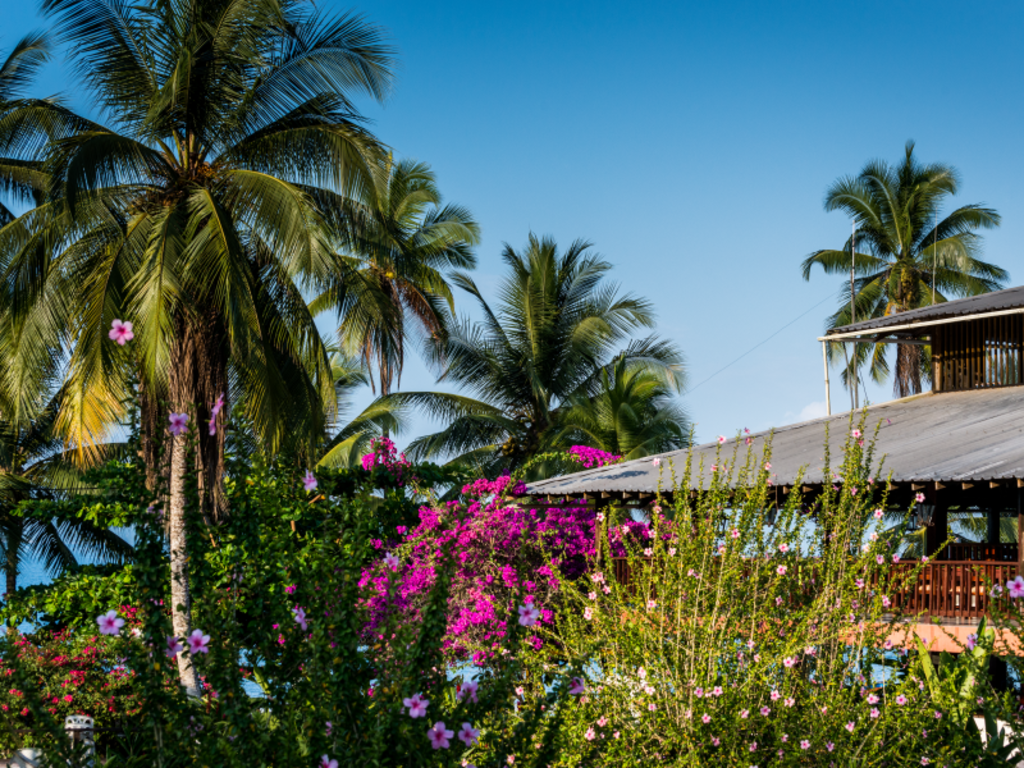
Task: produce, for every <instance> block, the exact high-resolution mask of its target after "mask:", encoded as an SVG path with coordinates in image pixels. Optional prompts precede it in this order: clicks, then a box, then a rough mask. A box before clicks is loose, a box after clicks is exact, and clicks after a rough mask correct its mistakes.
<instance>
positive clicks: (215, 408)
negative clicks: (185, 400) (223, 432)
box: [209, 392, 224, 435]
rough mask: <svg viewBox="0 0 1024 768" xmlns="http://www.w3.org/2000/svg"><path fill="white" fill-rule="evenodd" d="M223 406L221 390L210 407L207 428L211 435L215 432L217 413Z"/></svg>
mask: <svg viewBox="0 0 1024 768" xmlns="http://www.w3.org/2000/svg"><path fill="white" fill-rule="evenodd" d="M223 408H224V393H223V392H222V393H221V394H220V397H218V398H217V402H215V403H214V404H213V407H212V408H211V409H210V424H209V428H210V429H209V431H210V434H211V435H216V434H217V414H218V413H220V412H221V410H222V409H223Z"/></svg>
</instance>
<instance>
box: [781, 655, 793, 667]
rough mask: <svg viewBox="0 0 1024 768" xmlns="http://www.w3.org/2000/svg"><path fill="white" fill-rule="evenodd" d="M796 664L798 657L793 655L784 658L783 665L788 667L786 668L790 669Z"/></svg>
mask: <svg viewBox="0 0 1024 768" xmlns="http://www.w3.org/2000/svg"><path fill="white" fill-rule="evenodd" d="M795 664H796V659H795V658H794V657H792V656H787V657H786V658H784V659H783V660H782V665H783V666H784V667H786V669H789V668H790V667H792V666H793V665H795Z"/></svg>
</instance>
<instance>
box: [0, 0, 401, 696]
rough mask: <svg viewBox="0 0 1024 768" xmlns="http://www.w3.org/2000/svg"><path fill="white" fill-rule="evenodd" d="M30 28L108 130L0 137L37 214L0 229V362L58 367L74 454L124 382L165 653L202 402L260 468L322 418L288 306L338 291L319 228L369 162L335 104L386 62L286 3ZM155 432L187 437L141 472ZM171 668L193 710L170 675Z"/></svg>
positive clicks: (311, 345) (216, 474) (51, 3)
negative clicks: (139, 449) (117, 324)
mask: <svg viewBox="0 0 1024 768" xmlns="http://www.w3.org/2000/svg"><path fill="white" fill-rule="evenodd" d="M43 9H44V11H45V12H46V13H48V14H49V15H50V16H51V17H53V18H55V20H56V31H57V33H58V34H59V36H60V38H61V39H62V41H63V42H64V43H66V45H67V46H68V49H69V51H70V54H71V56H72V58H73V60H74V62H75V64H76V71H77V73H78V74H79V75H80V76H81V77H82V79H83V80H84V85H85V86H86V90H87V92H88V93H89V94H90V95H91V97H92V98H93V101H94V106H95V108H96V112H98V113H100V114H102V115H104V116H107V117H108V118H109V124H101V123H99V122H95V121H92V120H89V119H86V118H84V117H81V116H79V115H77V114H74V113H73V112H72V111H71V110H69V109H68V108H66V107H64V106H63V105H61V104H60V103H56V102H52V101H30V102H25V103H22V104H20V105H17V106H16V107H15V108H14V109H12V110H10V111H9V112H8V113H7V114H6V115H4V116H3V118H2V119H0V146H7V147H9V148H10V153H9V154H11V155H12V156H13V157H16V158H19V159H24V160H28V161H41V162H43V166H44V169H45V171H46V173H47V174H48V177H49V185H48V189H47V192H46V195H45V199H44V200H43V201H42V203H41V204H40V205H38V206H37V207H35V208H33V209H32V210H30V211H28V212H27V213H25V214H23V215H22V216H20V217H18V218H17V219H15V220H14V221H13V222H11V223H10V224H8V225H7V226H6V227H4V228H3V229H2V230H0V274H2V275H3V280H4V282H5V283H6V284H7V285H18V286H19V287H20V290H19V295H22V296H25V297H28V298H27V299H26V300H24V301H22V302H21V304H20V305H19V307H18V308H17V316H16V317H15V319H14V322H15V323H22V324H23V323H26V322H28V320H27V318H30V317H31V318H32V322H33V323H34V325H33V332H32V333H30V334H28V333H26V334H22V335H21V337H20V341H19V343H18V345H16V347H15V348H14V349H13V353H14V354H15V355H17V356H18V357H19V358H21V359H32V358H35V357H38V356H40V355H42V354H44V353H47V352H48V353H50V354H59V351H60V350H63V349H68V350H70V353H69V356H68V361H67V366H66V379H65V383H64V389H65V392H66V397H65V398H64V400H63V403H62V406H63V407H62V412H61V414H60V418H59V424H58V426H59V427H60V428H62V429H63V431H64V433H65V434H66V435H68V436H69V438H70V439H71V440H73V441H74V442H75V443H76V444H77V445H80V446H83V447H84V448H87V447H88V446H90V445H94V444H96V443H97V442H99V440H101V439H102V436H103V432H104V430H105V429H106V428H107V427H108V426H109V425H110V424H111V423H112V422H113V421H114V420H116V419H117V418H118V417H119V416H120V415H121V414H122V413H123V410H124V405H123V404H124V403H125V402H127V401H128V398H127V394H128V391H129V389H130V387H132V386H133V382H135V381H137V382H138V386H139V390H140V393H139V394H140V397H141V401H142V428H143V443H144V452H145V454H146V459H147V466H149V467H150V468H153V469H155V468H157V467H162V468H163V467H166V470H167V474H168V482H167V495H168V496H169V502H168V505H167V511H168V517H169V530H170V551H171V571H172V617H173V624H174V631H175V634H177V635H185V634H187V633H188V632H189V630H190V626H189V624H190V618H189V615H190V614H189V609H188V605H189V598H188V581H187V565H186V564H187V551H186V549H185V535H184V509H185V500H186V496H187V495H188V494H189V493H190V492H196V491H198V494H199V500H200V505H201V508H202V510H203V512H204V513H205V514H207V515H210V516H215V515H218V514H223V513H224V512H225V508H224V496H223V493H222V490H221V476H222V468H223V454H224V436H223V435H224V433H223V430H222V429H217V428H214V429H210V430H208V429H207V428H206V424H207V422H209V421H210V417H211V414H212V413H213V412H214V408H215V403H219V402H221V401H220V399H219V398H220V397H221V395H225V396H226V398H227V400H228V401H229V402H230V401H231V400H238V401H241V402H242V403H243V404H244V409H245V412H246V413H245V415H246V417H247V419H248V420H249V421H250V422H251V424H252V425H253V429H254V430H255V433H256V434H257V435H258V437H259V440H260V441H261V444H262V445H263V446H264V447H265V448H266V449H267V450H269V451H274V450H275V449H276V447H277V446H279V445H280V444H281V443H282V441H284V440H285V438H286V437H288V435H287V434H286V429H287V427H288V426H290V425H292V424H294V423H295V422H294V418H293V417H294V416H295V415H296V414H301V415H302V418H304V419H305V420H306V421H307V422H308V426H309V427H310V428H309V429H307V430H304V432H303V434H306V435H308V436H309V440H310V442H311V443H313V442H315V441H316V440H318V439H319V435H320V434H322V429H323V426H324V425H325V424H326V423H327V420H328V418H329V415H330V408H331V407H332V405H333V403H334V381H333V378H332V376H331V369H330V363H329V360H328V354H327V350H326V348H325V346H324V344H323V342H322V340H321V338H320V335H319V333H318V332H317V329H316V326H315V324H314V320H313V316H312V314H311V312H310V310H309V308H308V306H307V303H306V301H305V300H304V293H305V292H306V291H309V290H314V291H317V290H322V289H323V287H325V286H327V285H329V284H332V281H333V282H335V283H336V282H337V281H339V280H341V279H343V277H339V275H344V274H345V273H346V271H347V268H346V266H345V265H344V264H343V263H340V261H339V259H338V258H337V255H336V251H335V249H334V247H333V244H332V242H331V239H332V238H331V234H330V232H329V231H328V223H327V221H326V219H325V218H324V215H323V211H324V209H325V207H326V203H327V202H330V201H345V200H349V199H352V198H358V197H359V196H360V195H362V194H363V193H364V192H365V191H366V190H367V189H368V188H369V187H370V186H371V185H372V177H373V174H374V173H375V172H376V171H375V168H376V167H377V166H378V165H379V162H380V158H381V156H382V155H383V152H382V151H381V148H380V146H379V145H378V143H377V141H376V140H375V139H374V137H373V136H372V135H370V134H369V133H368V132H367V131H366V129H365V128H364V127H363V121H362V119H361V118H360V116H359V115H358V114H357V113H356V112H355V108H354V106H353V104H352V102H351V101H350V96H351V95H352V94H353V93H356V92H360V93H363V94H367V95H369V96H370V97H372V98H383V96H384V95H385V94H386V93H387V91H388V89H389V87H390V83H391V79H392V74H391V62H392V58H391V50H390V48H389V47H388V46H387V45H385V44H384V43H383V42H382V36H381V33H380V32H379V30H377V29H376V28H374V27H372V26H370V25H368V24H367V23H365V22H364V21H362V20H361V19H359V18H356V17H352V16H343V17H339V18H331V17H327V16H324V15H321V14H319V13H317V12H316V11H315V10H314V9H312V8H311V7H310V6H309V5H307V4H304V3H299V2H295V1H294V0H285V1H284V2H281V0H188V2H182V3H163V2H161V3H151V4H125V3H120V2H112V1H111V0H45V1H44V3H43ZM341 207H343V206H342V204H341V203H340V202H338V204H337V205H335V208H341ZM115 320H125V321H131V322H132V323H133V324H134V336H135V337H134V340H132V341H130V342H129V343H128V345H126V346H123V347H122V346H118V345H117V344H115V343H113V342H112V341H111V340H110V339H109V338H108V329H110V327H111V324H112V323H113V322H114V321H115ZM224 412H226V411H224ZM170 414H185V415H187V416H189V417H190V423H191V425H194V426H199V425H200V424H201V425H202V428H199V429H195V430H194V433H193V434H192V435H184V434H181V435H177V436H174V437H172V438H171V439H170V443H171V448H170V451H169V456H170V458H169V461H168V462H167V463H166V464H163V465H161V464H160V463H159V462H158V460H157V459H158V455H159V448H158V443H159V442H160V441H161V440H162V439H164V438H165V436H166V435H167V427H168V424H169V416H170ZM220 418H223V417H220ZM176 419H177V420H176V421H175V424H180V423H181V421H182V418H181V417H176ZM217 423H218V422H216V421H215V422H214V426H215V427H216V425H217ZM174 431H175V432H177V429H175V430H174ZM193 440H194V441H195V450H194V451H193V450H191V449H190V445H191V442H190V441H193ZM190 462H191V463H192V464H193V469H194V470H195V471H196V476H197V477H198V488H192V489H191V491H190V489H189V487H188V486H187V484H186V476H187V469H188V465H189V463H190ZM179 669H180V672H181V675H182V681H183V683H185V684H186V686H187V687H188V689H189V691H190V692H191V693H193V694H194V693H196V692H197V690H198V685H197V681H196V678H195V675H194V673H193V672H192V669H191V665H190V662H189V660H188V658H187V657H185V656H179Z"/></svg>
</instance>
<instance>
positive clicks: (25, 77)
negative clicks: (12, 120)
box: [0, 33, 50, 226]
mask: <svg viewBox="0 0 1024 768" xmlns="http://www.w3.org/2000/svg"><path fill="white" fill-rule="evenodd" d="M49 59H50V44H49V41H48V40H47V38H46V36H45V35H42V34H40V33H32V34H29V35H26V36H25V37H23V38H22V39H21V40H20V41H19V42H18V43H17V45H15V46H14V48H13V49H11V52H10V53H9V54H7V58H6V59H4V61H3V63H2V64H0V115H2V114H5V113H6V112H8V111H10V110H11V109H12V107H14V106H15V105H16V103H17V100H18V99H19V97H20V96H21V95H22V91H23V90H24V89H25V88H26V87H27V86H28V84H29V83H30V82H31V81H32V77H33V76H34V75H35V73H36V72H37V71H38V70H39V68H40V67H41V66H42V65H43V64H45V63H46V62H47V61H49ZM6 154H7V152H6V147H4V146H3V144H0V190H2V191H3V193H4V194H5V195H6V196H7V197H8V198H9V199H11V200H14V201H16V202H20V203H29V204H32V203H36V202H38V196H39V194H40V193H41V192H42V190H43V188H44V185H45V178H43V176H42V174H41V173H40V169H39V164H38V163H35V162H31V161H25V160H19V159H15V158H10V157H5V156H4V155H6ZM13 220H14V214H13V213H12V212H11V210H10V209H9V208H8V207H7V206H6V205H4V204H3V202H0V226H3V225H4V224H8V223H9V222H11V221H13Z"/></svg>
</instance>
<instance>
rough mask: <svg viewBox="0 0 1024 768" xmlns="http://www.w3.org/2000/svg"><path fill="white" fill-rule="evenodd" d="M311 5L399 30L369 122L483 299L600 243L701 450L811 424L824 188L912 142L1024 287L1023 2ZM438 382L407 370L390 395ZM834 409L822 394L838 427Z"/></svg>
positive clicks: (992, 256) (817, 387)
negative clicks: (420, 177) (685, 377)
mask: <svg viewBox="0 0 1024 768" xmlns="http://www.w3.org/2000/svg"><path fill="white" fill-rule="evenodd" d="M97 1H99V0H97ZM319 5H320V7H321V8H324V9H326V10H331V9H337V10H338V11H343V10H347V9H354V10H356V11H357V12H359V13H361V14H363V15H364V16H366V17H367V18H368V19H369V20H371V21H373V22H375V23H377V24H379V25H381V26H383V27H385V28H386V29H387V30H388V31H389V33H390V35H391V38H392V40H393V42H394V44H395V45H396V47H397V48H398V51H399V55H400V76H399V80H398V84H397V88H396V90H395V92H394V94H393V95H392V97H391V98H390V100H389V102H388V103H387V104H386V105H385V106H384V107H378V106H376V105H373V104H368V103H363V106H364V110H365V113H366V114H367V115H368V116H369V117H371V118H372V119H373V121H374V125H373V128H374V130H375V131H376V133H377V134H378V135H379V136H380V138H381V139H382V140H384V141H385V142H387V143H389V144H390V145H391V146H393V147H394V148H395V151H396V153H397V154H399V155H404V156H409V157H414V158H416V159H418V160H422V161H425V162H428V163H430V164H431V165H432V166H433V168H434V169H435V171H436V173H437V175H438V178H439V182H440V186H441V189H442V191H443V192H444V194H445V195H446V197H447V198H448V199H449V200H454V201H458V202H460V203H463V204H465V205H467V206H468V207H469V208H470V209H471V210H472V211H473V213H474V214H475V215H476V217H477V219H478V221H479V222H480V224H481V226H482V228H483V242H482V244H481V246H480V247H479V249H478V252H477V253H478V257H479V261H480V266H479V269H478V272H477V275H476V277H477V280H478V282H479V283H480V284H481V286H482V287H483V288H484V290H485V292H487V289H488V287H489V286H493V285H494V284H495V283H496V282H497V281H498V279H499V278H500V275H501V268H500V262H499V259H498V254H499V252H500V249H501V247H502V243H504V242H508V243H510V244H512V245H514V246H517V247H518V246H521V245H522V244H523V243H524V242H525V240H526V237H527V234H528V233H529V232H530V231H531V230H532V231H534V232H537V233H539V234H550V235H552V236H554V237H555V238H556V239H557V240H558V241H559V242H561V243H563V244H566V245H567V244H568V243H569V242H571V241H572V240H573V239H575V238H586V239H588V240H591V241H592V242H594V244H595V245H596V247H597V249H598V250H599V251H600V252H601V253H602V254H604V255H605V256H606V257H607V258H608V259H609V260H610V261H611V262H613V263H614V264H615V270H614V272H613V277H614V279H615V280H617V281H618V282H619V283H620V284H621V285H622V288H623V290H625V291H630V292H634V293H637V294H641V295H643V296H646V297H648V298H650V299H651V300H652V301H653V302H654V304H655V306H656V308H657V310H658V316H659V325H658V331H659V332H660V333H661V334H662V335H664V336H666V337H669V338H672V339H674V340H675V341H676V342H678V344H679V345H680V346H681V347H682V349H683V350H684V351H685V353H686V356H687V360H688V368H689V377H690V384H691V386H692V387H693V389H692V391H691V392H688V393H687V394H686V395H685V396H684V398H683V403H684V405H685V407H686V408H687V410H688V411H689V413H690V415H691V417H692V418H693V419H694V421H695V422H696V424H697V436H698V439H700V440H702V441H703V440H708V439H712V438H713V437H714V436H716V435H718V434H719V433H726V434H731V433H733V432H735V430H737V429H740V428H743V427H745V426H746V427H750V428H751V429H761V428H767V427H770V426H776V425H781V424H785V423H789V422H792V421H794V420H798V419H800V418H806V417H810V416H816V415H819V414H821V413H823V412H824V405H823V400H824V386H823V383H822V362H821V348H820V345H819V344H818V343H817V342H816V341H815V338H816V337H817V336H818V335H820V333H821V331H822V330H823V328H824V319H825V317H826V316H827V315H829V314H830V313H831V312H832V311H833V310H834V309H835V305H836V301H837V300H836V299H835V298H830V297H834V295H835V294H836V292H837V291H838V290H839V288H840V284H839V281H840V278H838V277H826V276H824V275H823V274H821V273H820V272H819V273H815V275H814V276H813V278H812V279H811V281H810V282H804V280H803V279H802V278H801V276H800V269H799V265H800V262H801V261H802V260H803V258H804V257H805V256H806V255H807V254H808V253H810V252H811V251H813V250H816V249H818V248H826V247H839V246H841V245H842V243H843V242H844V239H845V238H846V237H847V236H848V234H849V231H850V221H849V220H848V219H846V218H845V217H844V216H843V215H842V214H839V213H833V214H826V213H825V212H824V211H823V209H822V198H823V195H824V192H825V189H826V188H827V186H828V185H829V184H830V183H831V182H832V181H833V180H835V179H836V178H837V177H839V176H841V175H844V174H852V173H856V172H857V171H859V170H860V168H861V166H862V165H863V164H864V163H865V162H866V161H868V160H870V159H874V158H882V159H886V160H889V161H891V162H894V161H897V160H898V159H899V157H900V155H901V153H902V151H903V145H904V142H906V140H907V139H914V140H915V141H916V142H917V153H918V155H919V157H920V158H921V160H923V161H925V162H935V161H941V162H946V163H951V164H953V165H955V166H956V167H957V168H958V169H959V170H960V172H961V174H962V177H963V185H962V188H961V193H960V194H959V195H958V197H957V198H954V203H955V204H958V205H959V204H965V203H985V204H988V205H990V206H992V207H994V208H996V209H997V210H998V211H999V212H1000V213H1001V214H1002V215H1003V222H1004V223H1003V225H1002V227H1001V228H1000V229H998V230H996V231H995V232H992V233H990V234H988V235H987V238H986V246H985V255H986V258H988V259H989V260H990V261H994V262H996V263H997V264H999V265H1001V266H1003V267H1004V268H1006V269H1007V270H1009V272H1010V274H1011V279H1010V282H1009V283H1008V286H1009V285H1015V284H1017V283H1020V282H1024V264H1022V261H1021V245H1020V243H1021V242H1022V234H1024V189H1022V187H1021V180H1022V178H1024V153H1022V122H1024V120H1022V118H1024V98H1022V97H1024V93H1022V86H1024V47H1022V46H1021V45H1020V40H1021V39H1022V33H1024V4H1021V3H1013V2H1001V3H993V2H987V1H985V0H982V1H980V2H974V3H964V2H947V1H945V0H938V1H936V0H930V1H929V2H918V1H916V0H915V1H909V0H898V1H896V2H894V1H893V0H885V1H884V2H882V1H879V0H862V1H861V2H856V3H851V2H835V1H830V2H824V3H823V2H820V0H817V1H816V2H785V1H780V2H771V3H768V2H735V1H730V0H718V2H713V3H709V2H700V3H698V2H673V3H667V2H657V1H655V0H649V1H648V2H646V3H625V2H619V3H610V2H601V1H600V0H588V1H587V2H555V1H553V0H546V1H545V2H527V1H525V0H520V1H519V2H514V3H510V2H489V3H480V2H473V3H470V2H434V3H423V2H410V1H409V0H377V1H376V2H374V1H372V0H366V2H363V3H362V4H360V5H358V6H352V5H349V4H348V3H339V2H334V1H333V0H322V1H321V2H320V3H319ZM3 6H4V7H3V10H4V15H5V17H6V18H5V20H6V24H5V25H4V29H3V33H2V39H0V45H2V46H3V47H4V48H5V49H6V48H7V47H9V46H10V45H12V44H13V43H14V41H15V40H16V39H17V38H19V37H20V36H21V35H22V34H24V33H25V32H26V31H28V30H30V29H34V28H39V27H41V26H44V25H45V22H44V21H43V20H42V19H40V18H39V17H38V16H37V15H36V13H35V7H36V5H35V4H34V3H33V2H32V0H25V1H24V2H12V0H6V2H4V4H3ZM66 73H67V68H66V66H65V65H64V64H63V63H60V64H55V65H54V66H53V67H51V68H50V70H48V71H47V73H46V75H45V77H44V78H43V80H42V82H41V83H40V90H41V91H43V92H45V93H53V92H56V91H64V92H66V93H68V94H69V95H70V96H71V97H72V98H73V99H74V98H75V94H76V89H75V84H73V83H72V82H70V81H68V80H67V79H66ZM1015 180H1016V181H1015ZM819 302H821V303H820V306H818V307H817V308H816V309H812V308H813V307H815V305H816V304H819ZM462 308H463V309H464V310H465V309H468V308H469V303H468V301H463V303H462ZM808 310H811V311H808ZM798 317H799V318H800V319H798V320H797V319H796V318H798ZM794 320H796V322H792V324H791V325H788V327H785V329H784V330H781V331H780V329H783V327H784V326H786V325H787V324H788V323H791V321H794ZM777 331H780V332H779V333H778V334H777V335H775V336H773V337H772V338H770V339H768V337H770V336H772V334H774V333H776V332H777ZM766 339H768V340H767V341H765V340H766ZM762 341H764V342H765V343H764V344H762V345H761V346H759V347H757V349H756V350H754V351H753V352H751V353H750V354H748V355H746V356H745V357H743V358H742V359H741V360H740V361H739V362H737V363H736V364H734V365H732V366H731V367H729V368H727V369H726V370H724V371H722V372H720V373H717V375H715V376H714V377H713V378H711V379H710V380H707V379H708V377H710V376H712V375H713V374H715V373H716V372H717V371H719V370H720V369H721V368H722V367H724V366H726V365H727V364H728V363H730V362H731V361H732V360H734V359H735V358H737V357H739V356H740V355H742V354H743V353H744V352H747V351H748V350H750V349H751V348H752V347H754V346H755V345H757V344H759V343H760V342H762ZM705 380H707V381H706V383H704V382H705ZM432 386H433V378H432V376H430V375H429V373H428V372H427V371H426V370H425V369H424V367H423V365H422V364H421V363H420V362H419V361H418V360H416V359H413V360H410V361H409V363H408V365H407V369H406V374H405V376H404V378H403V381H402V388H403V389H406V390H410V389H426V388H429V387H432ZM890 393H891V384H887V385H886V386H884V387H880V388H878V387H876V388H873V389H872V391H871V397H872V399H873V400H874V401H876V402H877V401H881V400H887V399H889V398H890V397H891V394H890ZM844 397H845V395H844V393H843V392H842V391H841V390H840V391H838V392H837V391H836V389H835V388H834V389H833V407H834V409H835V408H836V406H839V405H840V404H841V403H842V402H843V401H844ZM369 399H370V398H369V393H367V394H366V396H365V397H363V398H361V399H360V402H359V403H358V405H360V406H361V405H363V404H365V403H366V402H368V401H369ZM846 402H848V400H846ZM427 426H428V425H427V423H426V422H424V421H420V422H419V423H418V424H417V427H418V428H419V429H425V428H426V427H427Z"/></svg>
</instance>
